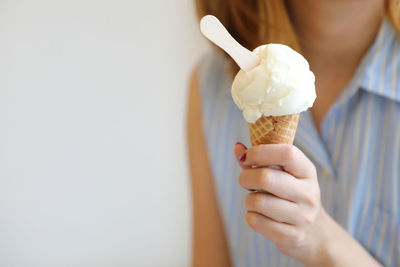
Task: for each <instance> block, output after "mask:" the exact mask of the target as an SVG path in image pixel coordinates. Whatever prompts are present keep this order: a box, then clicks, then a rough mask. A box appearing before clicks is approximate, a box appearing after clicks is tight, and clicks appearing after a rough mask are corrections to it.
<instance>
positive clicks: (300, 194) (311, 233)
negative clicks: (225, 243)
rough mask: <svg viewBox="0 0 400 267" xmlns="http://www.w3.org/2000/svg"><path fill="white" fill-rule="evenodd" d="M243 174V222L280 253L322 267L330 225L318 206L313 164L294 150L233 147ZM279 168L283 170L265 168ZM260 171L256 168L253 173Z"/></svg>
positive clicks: (277, 145)
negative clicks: (250, 191)
mask: <svg viewBox="0 0 400 267" xmlns="http://www.w3.org/2000/svg"><path fill="white" fill-rule="evenodd" d="M234 152H235V156H236V157H237V159H238V162H239V164H240V165H241V167H242V168H243V171H242V172H241V173H240V176H239V184H240V185H241V186H242V187H244V188H245V189H248V190H257V191H256V192H252V193H249V194H248V195H247V196H246V198H245V203H244V206H245V208H246V210H247V213H246V216H245V220H246V223H247V224H248V225H249V227H250V228H251V229H253V230H254V231H256V232H258V233H260V234H262V235H264V236H265V237H267V238H268V239H269V240H270V241H271V242H273V243H275V244H276V246H277V247H278V249H279V250H280V251H281V252H282V253H283V254H286V255H288V256H291V257H294V258H296V259H298V260H300V261H301V262H303V263H304V264H306V265H320V264H321V263H322V262H323V258H324V256H325V255H324V252H325V251H326V245H327V243H328V240H329V236H328V235H329V227H330V225H332V223H331V221H332V220H329V216H328V215H327V214H326V213H325V211H324V209H323V207H322V205H321V201H320V189H319V185H318V180H317V173H316V169H315V166H314V165H313V164H312V162H311V161H310V160H309V159H308V158H307V157H306V156H305V155H304V154H303V153H302V152H301V151H300V150H299V149H298V148H296V147H295V146H292V145H283V144H271V145H259V146H255V147H252V148H250V149H248V150H246V148H245V147H244V146H243V145H241V144H237V145H236V146H235V151H234ZM272 165H278V166H281V167H282V170H277V169H273V168H268V167H263V166H272ZM254 167H257V168H254Z"/></svg>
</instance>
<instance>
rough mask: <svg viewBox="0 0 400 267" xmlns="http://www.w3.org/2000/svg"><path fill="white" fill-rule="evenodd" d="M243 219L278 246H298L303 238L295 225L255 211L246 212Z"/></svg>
mask: <svg viewBox="0 0 400 267" xmlns="http://www.w3.org/2000/svg"><path fill="white" fill-rule="evenodd" d="M245 221H246V223H247V225H248V226H249V227H250V228H251V229H253V230H254V231H256V232H258V233H260V234H262V235H263V236H265V237H266V238H268V239H269V240H270V241H271V242H273V243H275V244H276V245H277V246H278V247H294V246H298V245H299V244H300V242H301V241H302V240H303V235H302V234H301V232H300V231H298V230H297V229H296V228H295V226H293V225H290V224H286V223H279V222H276V221H274V220H271V219H269V218H267V217H265V216H263V215H261V214H258V213H255V212H247V213H246V215H245Z"/></svg>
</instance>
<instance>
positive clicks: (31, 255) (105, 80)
mask: <svg viewBox="0 0 400 267" xmlns="http://www.w3.org/2000/svg"><path fill="white" fill-rule="evenodd" d="M206 46H207V44H206V42H205V41H204V40H203V39H202V37H201V36H200V34H199V32H198V29H197V21H196V18H195V13H194V7H193V3H192V0H152V1H128V0H125V1H123V0H108V1H105V0H68V1H67V0H64V1H54V0H37V1H33V0H30V1H28V0H25V1H22V0H0V266H2V267H4V266H187V265H189V262H190V256H191V255H190V238H191V236H190V231H191V221H190V220H191V219H190V191H189V178H188V167H187V156H186V145H185V125H184V121H185V109H186V96H187V83H188V76H189V73H190V71H191V68H192V67H193V65H194V63H195V61H196V60H197V59H198V58H199V56H200V55H201V54H202V53H203V52H204V50H205V49H207V48H206Z"/></svg>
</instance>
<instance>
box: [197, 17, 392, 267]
mask: <svg viewBox="0 0 400 267" xmlns="http://www.w3.org/2000/svg"><path fill="white" fill-rule="evenodd" d="M227 67H228V62H227V61H226V60H225V59H224V58H223V57H222V56H221V55H219V54H217V53H214V52H213V53H210V54H208V55H207V56H205V57H204V58H203V59H202V60H201V61H200V63H199V86H200V91H201V102H202V110H203V113H202V114H203V125H204V129H205V130H204V135H205V139H206V144H207V149H208V153H209V159H210V164H211V168H212V172H213V176H214V184H215V188H216V192H217V198H218V203H219V206H220V210H221V214H222V217H223V221H224V226H225V229H226V233H227V237H228V242H229V247H230V250H231V255H232V260H233V263H234V265H235V266H299V265H300V264H299V263H298V262H296V261H295V260H294V259H291V258H289V257H286V256H284V255H282V254H281V253H280V252H279V250H278V249H277V248H276V246H275V245H274V244H273V243H271V242H269V240H268V239H267V238H265V237H263V236H262V235H260V234H258V233H255V232H253V231H252V230H251V229H249V228H248V227H247V226H246V224H245V222H244V215H245V210H244V208H243V200H244V197H245V195H246V194H247V191H245V190H244V189H242V188H241V187H240V186H239V185H238V183H237V177H238V175H239V173H240V168H239V166H238V164H237V162H236V159H235V158H234V156H233V153H232V149H233V147H234V144H235V143H236V142H237V141H242V142H243V143H244V144H246V145H250V141H249V134H248V126H247V123H246V121H245V120H244V119H243V117H242V114H241V112H240V110H239V109H238V108H237V107H236V106H235V104H234V103H233V101H232V97H231V95H230V87H231V83H232V77H231V75H230V73H229V70H228V68H227ZM295 145H296V146H298V147H299V148H300V149H301V150H302V151H303V152H304V153H305V154H306V155H307V156H308V157H309V158H310V159H311V160H312V161H313V163H314V164H315V166H316V168H317V171H318V181H319V184H320V188H321V200H322V203H323V205H324V207H325V209H326V211H327V212H328V213H329V214H330V215H331V216H332V217H333V218H334V219H335V220H336V221H337V222H338V223H340V224H341V225H342V227H343V228H344V229H346V231H348V232H349V233H350V234H351V235H352V236H353V237H354V238H355V239H356V240H357V241H358V242H359V243H360V244H361V245H362V246H364V247H365V248H366V249H367V250H368V252H369V253H370V254H371V255H372V256H373V257H375V258H376V259H377V260H378V261H379V262H381V263H382V264H384V265H385V266H400V212H399V207H400V200H399V196H398V195H399V193H400V183H399V178H400V167H399V165H400V36H399V34H398V33H397V32H396V31H395V29H394V28H393V26H392V25H391V23H390V21H389V19H385V20H384V21H383V22H382V25H381V28H380V30H379V32H378V35H377V37H376V40H375V41H374V43H373V45H372V46H371V47H370V49H369V51H368V52H367V54H366V55H365V57H364V59H363V60H362V62H361V64H360V66H359V67H358V69H357V71H356V73H355V75H354V77H353V79H352V80H351V82H350V83H349V84H348V86H347V87H346V88H345V89H344V90H343V92H342V93H341V95H340V96H339V97H338V98H337V99H336V101H335V102H334V103H333V105H332V106H331V108H330V109H329V111H328V113H327V115H326V116H325V118H324V120H323V122H322V124H321V134H319V133H318V131H317V130H316V126H315V124H314V121H313V119H312V117H311V115H310V113H309V112H304V113H302V115H301V117H300V122H299V126H298V130H297V134H296V138H295Z"/></svg>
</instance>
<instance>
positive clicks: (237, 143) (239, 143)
mask: <svg viewBox="0 0 400 267" xmlns="http://www.w3.org/2000/svg"><path fill="white" fill-rule="evenodd" d="M236 145H241V146H242V147H244V148H245V149H247V147H246V146H245V145H244V144H243V143H242V142H236V144H235V146H236Z"/></svg>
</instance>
